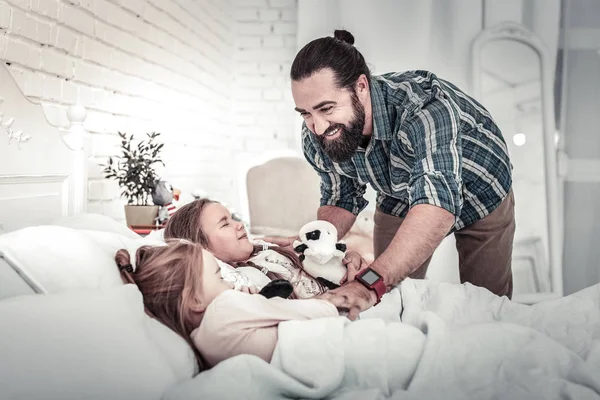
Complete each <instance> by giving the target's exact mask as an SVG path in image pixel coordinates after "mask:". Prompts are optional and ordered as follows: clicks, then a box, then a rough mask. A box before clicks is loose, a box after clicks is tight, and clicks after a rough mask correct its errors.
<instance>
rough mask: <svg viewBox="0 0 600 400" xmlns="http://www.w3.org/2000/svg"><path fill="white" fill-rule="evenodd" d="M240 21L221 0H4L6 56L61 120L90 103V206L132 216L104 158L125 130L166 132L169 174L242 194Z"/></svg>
mask: <svg viewBox="0 0 600 400" xmlns="http://www.w3.org/2000/svg"><path fill="white" fill-rule="evenodd" d="M233 28H234V19H233V6H232V4H231V3H230V2H229V1H222V0H207V1H203V2H202V3H199V2H196V1H194V0H0V59H2V60H4V61H5V62H6V63H7V64H9V65H10V66H9V68H10V70H11V71H12V73H13V76H15V78H16V80H17V82H18V83H19V85H20V86H21V88H22V89H23V91H24V92H25V94H26V95H27V96H30V97H33V98H36V99H39V100H41V101H42V103H43V104H44V107H45V110H46V113H47V115H48V118H49V119H50V120H51V121H52V122H54V123H57V124H61V125H64V124H66V121H65V120H64V118H65V117H64V109H65V108H66V107H67V106H68V105H70V104H74V103H77V102H79V103H80V104H82V105H84V106H85V107H87V109H88V118H87V121H86V124H85V126H86V128H87V130H88V131H89V132H90V133H91V138H90V142H91V155H92V158H91V159H90V161H89V174H90V182H89V188H88V189H89V190H88V193H89V197H90V202H89V211H91V212H101V213H104V214H107V215H110V216H111V217H114V218H117V219H123V218H124V215H123V210H122V201H121V200H119V189H118V187H117V185H116V184H115V183H114V182H113V181H107V180H105V179H103V178H102V175H101V170H100V168H99V167H98V165H97V164H98V163H99V162H103V161H104V160H105V159H106V158H107V157H108V156H110V155H114V154H115V153H116V148H115V146H116V145H117V144H118V136H117V132H118V131H124V132H128V133H134V134H135V135H143V134H144V133H146V132H150V131H158V132H162V133H163V138H164V139H165V142H166V145H165V152H164V159H165V163H166V164H167V168H166V169H165V170H164V176H165V177H166V178H168V179H170V180H171V181H172V182H173V183H174V184H175V185H176V186H178V187H181V188H182V189H183V190H188V191H191V190H193V189H195V188H203V189H205V190H206V191H208V192H211V193H216V194H217V195H219V196H221V197H223V198H224V199H226V200H229V199H231V198H232V197H233V196H232V195H231V194H232V192H233V173H232V171H231V159H232V156H231V150H230V145H229V140H230V139H229V136H230V135H229V133H228V132H230V129H228V128H229V125H230V124H229V122H228V121H229V114H230V111H231V97H232V96H231V85H232V73H233V68H232V59H233V53H234V47H233V44H234V31H233ZM59 111H61V112H59Z"/></svg>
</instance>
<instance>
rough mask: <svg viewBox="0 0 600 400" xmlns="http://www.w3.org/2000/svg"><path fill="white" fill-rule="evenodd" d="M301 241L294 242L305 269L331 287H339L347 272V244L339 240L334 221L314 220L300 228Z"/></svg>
mask: <svg viewBox="0 0 600 400" xmlns="http://www.w3.org/2000/svg"><path fill="white" fill-rule="evenodd" d="M299 236H300V241H298V240H296V241H295V242H294V250H295V251H296V252H297V253H302V254H301V255H300V261H302V266H303V267H304V270H305V271H306V272H308V273H309V274H310V275H312V276H313V277H314V278H315V279H317V280H318V281H319V282H321V283H322V284H323V285H325V286H326V287H328V288H329V289H335V288H337V287H339V285H340V283H341V280H342V278H343V277H344V275H345V274H346V266H345V265H344V263H343V262H342V259H343V258H344V257H345V256H346V245H345V244H344V243H341V242H338V240H337V237H338V232H337V229H336V228H335V226H333V224H332V223H330V222H327V221H312V222H309V223H308V224H306V225H304V226H303V227H302V228H301V229H300V235H299Z"/></svg>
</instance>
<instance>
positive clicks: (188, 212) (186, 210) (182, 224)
mask: <svg viewBox="0 0 600 400" xmlns="http://www.w3.org/2000/svg"><path fill="white" fill-rule="evenodd" d="M213 203H217V202H216V201H213V200H210V199H206V198H203V199H198V200H195V201H192V202H191V203H188V204H186V205H184V206H183V207H181V208H179V209H178V210H177V211H176V212H175V213H174V214H173V215H172V216H171V218H169V220H168V221H167V225H166V227H165V232H164V236H165V239H187V240H189V241H191V242H194V243H199V244H200V245H201V246H202V247H204V248H205V249H209V250H210V244H209V242H208V237H207V236H206V233H205V232H204V231H202V225H201V224H200V219H201V216H202V211H203V209H204V207H206V206H207V205H208V204H213ZM267 249H268V250H273V251H274V252H276V253H279V254H281V255H282V256H284V257H286V258H288V259H289V260H290V262H291V263H292V264H293V265H294V267H295V268H298V269H300V270H304V268H303V267H302V262H301V261H300V258H299V257H298V255H297V254H296V253H295V252H294V251H293V250H290V249H286V248H282V247H279V246H268V247H267ZM262 250H264V248H263V246H261V245H255V246H254V251H253V252H252V254H251V255H250V256H249V257H248V258H250V257H252V256H254V255H256V254H258V252H260V251H262ZM228 264H229V265H231V266H232V267H234V268H237V267H246V266H248V267H254V268H257V269H262V268H260V266H257V265H256V264H254V263H253V262H251V261H248V260H240V261H237V262H233V263H231V262H230V263H228ZM307 274H308V273H307ZM267 276H268V277H269V278H270V279H271V280H274V279H285V278H284V277H283V276H282V275H280V274H278V273H276V272H271V271H269V272H267ZM309 276H310V275H309ZM319 285H320V283H319ZM291 297H292V298H293V297H294V294H292V296H291Z"/></svg>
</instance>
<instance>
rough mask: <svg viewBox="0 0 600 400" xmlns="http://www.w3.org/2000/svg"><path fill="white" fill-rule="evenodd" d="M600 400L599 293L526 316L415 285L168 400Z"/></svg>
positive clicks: (466, 293) (492, 302)
mask: <svg viewBox="0 0 600 400" xmlns="http://www.w3.org/2000/svg"><path fill="white" fill-rule="evenodd" d="M281 398H302V399H319V398H328V399H336V400H346V399H360V400H370V399H383V398H393V399H420V400H422V399H438V398H439V399H442V398H443V399H477V400H483V399H519V400H521V399H578V400H579V399H600V284H599V285H596V286H593V287H590V288H588V289H586V290H584V291H581V292H579V293H576V294H573V295H571V296H568V297H565V298H562V299H559V300H555V301H549V302H545V303H540V304H537V305H534V306H525V305H521V304H517V303H512V302H510V301H508V300H507V299H506V298H499V297H497V296H494V295H492V294H491V293H490V292H488V291H487V290H485V289H481V288H477V287H475V286H472V285H470V284H464V285H456V284H448V283H434V282H430V281H416V280H406V281H404V282H403V283H402V284H401V285H400V286H399V287H398V288H396V289H394V290H393V291H391V292H390V293H388V294H387V295H386V296H385V299H384V301H382V303H381V304H380V305H378V306H377V307H375V308H373V309H371V310H368V311H367V312H365V313H363V314H361V319H360V320H358V321H355V322H349V321H348V320H347V319H346V318H344V317H339V318H326V319H318V320H312V321H290V322H285V323H282V324H280V326H279V341H278V345H277V348H276V350H275V354H274V356H273V360H272V362H271V364H267V363H265V362H264V361H262V360H260V359H258V358H256V357H254V356H238V357H235V358H232V359H229V360H227V361H225V362H222V363H221V364H219V365H218V366H217V367H215V368H213V369H212V370H210V371H206V372H203V373H202V374H200V375H198V376H196V377H195V378H194V379H191V380H189V381H187V382H184V383H182V384H180V385H177V386H175V387H174V388H172V389H171V390H170V391H168V392H167V393H166V395H165V399H168V400H176V399H236V400H239V399H265V400H266V399H281Z"/></svg>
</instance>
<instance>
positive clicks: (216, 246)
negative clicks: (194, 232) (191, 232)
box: [200, 203, 254, 263]
mask: <svg viewBox="0 0 600 400" xmlns="http://www.w3.org/2000/svg"><path fill="white" fill-rule="evenodd" d="M200 229H201V230H202V231H203V232H204V234H205V235H206V237H207V238H208V250H209V251H210V252H211V253H213V254H214V256H215V257H217V258H218V259H219V260H221V261H224V262H227V263H231V262H239V261H247V260H248V259H249V258H250V256H251V255H252V252H253V251H254V246H253V245H252V243H250V241H249V240H248V235H247V234H246V230H245V229H244V225H243V224H242V223H241V222H239V221H235V220H233V219H232V218H231V214H230V213H229V211H228V210H227V209H226V208H225V207H223V206H222V205H221V204H218V203H211V204H207V205H206V206H205V207H204V209H203V210H202V215H201V217H200Z"/></svg>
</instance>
